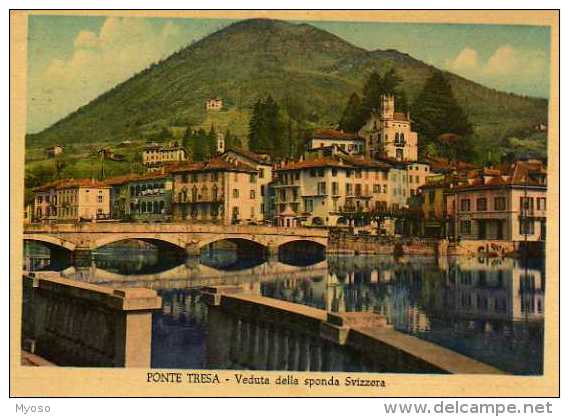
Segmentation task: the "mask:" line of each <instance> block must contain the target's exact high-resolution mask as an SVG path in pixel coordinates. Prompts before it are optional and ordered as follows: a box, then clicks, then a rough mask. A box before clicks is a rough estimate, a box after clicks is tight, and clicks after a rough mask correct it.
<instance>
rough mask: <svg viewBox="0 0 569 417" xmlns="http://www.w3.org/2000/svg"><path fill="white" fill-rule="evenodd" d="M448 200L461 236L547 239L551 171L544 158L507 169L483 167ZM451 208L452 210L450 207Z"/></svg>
mask: <svg viewBox="0 0 569 417" xmlns="http://www.w3.org/2000/svg"><path fill="white" fill-rule="evenodd" d="M476 174H477V176H476V177H473V176H471V178H469V179H468V182H467V184H465V185H461V186H458V187H456V188H455V189H454V193H452V195H450V196H449V197H448V199H447V211H448V212H454V214H455V216H453V217H454V230H455V234H456V236H457V237H459V238H461V239H466V240H508V241H514V242H520V241H525V240H527V241H539V240H544V239H545V234H546V219H547V171H546V168H545V167H544V166H543V164H542V163H541V162H540V161H536V160H528V161H517V162H516V163H514V164H513V165H512V166H510V167H508V168H507V169H506V173H504V170H490V169H482V170H480V171H479V172H477V173H476ZM449 209H450V210H449Z"/></svg>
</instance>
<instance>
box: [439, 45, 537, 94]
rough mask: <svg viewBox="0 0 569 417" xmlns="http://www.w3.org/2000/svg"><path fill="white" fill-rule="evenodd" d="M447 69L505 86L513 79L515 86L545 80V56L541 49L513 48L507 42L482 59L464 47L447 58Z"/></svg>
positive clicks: (480, 80)
mask: <svg viewBox="0 0 569 417" xmlns="http://www.w3.org/2000/svg"><path fill="white" fill-rule="evenodd" d="M446 68H447V69H448V70H449V71H452V72H455V73H457V74H460V75H462V76H464V77H467V78H471V79H473V80H475V81H479V82H481V83H483V84H484V83H485V84H487V85H489V86H492V87H496V88H503V89H507V88H509V87H511V86H512V85H513V83H514V82H515V83H516V84H519V85H522V86H523V85H530V84H534V85H535V84H536V83H542V82H544V83H546V82H547V81H546V80H547V79H548V74H547V68H548V63H547V57H546V54H545V53H544V52H542V51H538V50H531V49H520V48H514V47H512V46H511V45H502V46H500V47H498V48H497V49H496V50H495V51H494V52H493V53H492V55H491V56H490V57H489V58H488V59H487V60H486V61H484V60H482V59H481V58H480V54H479V52H478V51H476V50H475V49H473V48H470V47H465V48H464V49H463V50H462V51H460V52H459V53H458V55H456V57H454V58H452V59H449V60H447V62H446Z"/></svg>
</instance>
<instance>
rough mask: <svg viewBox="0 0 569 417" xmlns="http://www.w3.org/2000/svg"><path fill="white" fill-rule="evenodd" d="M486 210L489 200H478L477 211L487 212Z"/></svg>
mask: <svg viewBox="0 0 569 417" xmlns="http://www.w3.org/2000/svg"><path fill="white" fill-rule="evenodd" d="M486 209H487V200H486V199H485V198H477V199H476V210H478V211H486Z"/></svg>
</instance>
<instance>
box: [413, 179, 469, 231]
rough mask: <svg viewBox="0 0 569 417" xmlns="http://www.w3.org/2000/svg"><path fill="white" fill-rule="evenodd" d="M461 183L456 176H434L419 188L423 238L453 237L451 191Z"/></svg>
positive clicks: (453, 202) (452, 195) (453, 207)
mask: <svg viewBox="0 0 569 417" xmlns="http://www.w3.org/2000/svg"><path fill="white" fill-rule="evenodd" d="M460 182H461V179H460V177H458V176H456V175H445V174H436V175H431V176H429V177H428V178H427V179H426V183H425V184H424V185H422V186H421V187H419V189H418V190H419V193H418V194H419V197H420V209H421V212H422V235H423V236H425V237H433V238H440V237H452V236H454V222H453V221H452V219H453V218H454V213H455V199H454V194H453V190H454V188H455V187H456V186H457V185H459V184H460Z"/></svg>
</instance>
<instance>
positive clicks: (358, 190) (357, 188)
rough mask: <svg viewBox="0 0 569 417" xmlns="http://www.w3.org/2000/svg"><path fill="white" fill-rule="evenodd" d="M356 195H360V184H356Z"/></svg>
mask: <svg viewBox="0 0 569 417" xmlns="http://www.w3.org/2000/svg"><path fill="white" fill-rule="evenodd" d="M356 195H357V196H358V197H359V196H360V195H362V185H361V184H356Z"/></svg>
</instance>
